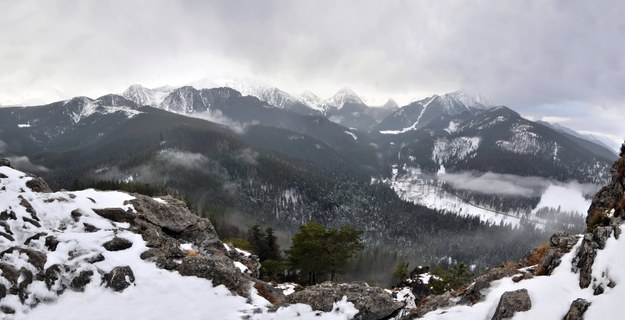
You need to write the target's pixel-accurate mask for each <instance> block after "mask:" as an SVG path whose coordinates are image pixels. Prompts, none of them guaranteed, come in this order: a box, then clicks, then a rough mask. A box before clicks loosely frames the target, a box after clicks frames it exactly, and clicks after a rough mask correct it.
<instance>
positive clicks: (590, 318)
mask: <svg viewBox="0 0 625 320" xmlns="http://www.w3.org/2000/svg"><path fill="white" fill-rule="evenodd" d="M581 242H582V240H581V239H580V240H579V242H578V243H577V245H576V246H575V247H574V248H573V249H572V250H571V251H570V252H569V253H567V254H565V255H564V256H563V257H562V258H561V260H562V262H561V263H560V265H559V266H558V267H557V268H556V269H555V270H554V271H553V273H552V274H551V275H549V276H538V277H534V278H533V279H528V280H523V281H520V282H518V283H514V282H513V281H512V277H506V278H503V279H501V280H497V281H495V282H493V283H492V284H491V285H492V286H491V288H489V289H486V290H483V291H482V293H483V294H485V295H486V297H485V299H484V301H482V302H478V303H476V304H475V305H473V306H456V307H453V308H449V309H441V310H436V311H433V312H430V313H428V314H426V315H425V316H424V317H423V319H431V320H434V319H436V320H452V319H453V320H455V319H466V320H477V319H480V320H481V319H490V318H491V317H492V316H493V313H494V312H495V309H496V307H497V304H498V302H499V299H500V297H501V295H502V294H503V293H504V292H507V291H515V290H519V289H527V290H528V293H529V297H530V299H531V303H532V307H531V309H530V310H529V311H525V312H517V313H516V314H515V315H514V316H513V317H512V319H513V320H525V319H528V320H529V319H562V318H564V316H565V314H566V313H567V312H568V310H569V307H570V306H571V302H572V301H574V300H576V299H578V298H582V299H585V300H587V301H588V302H590V303H591V304H590V307H589V308H588V310H587V311H586V312H585V313H584V317H583V319H585V320H594V319H598V320H600V319H620V314H621V312H622V308H623V307H622V298H623V297H624V296H625V286H623V281H624V280H625V255H624V254H623V252H625V237H619V238H618V239H616V238H615V237H614V236H611V237H610V238H609V239H608V241H607V243H606V246H605V249H603V250H598V251H597V256H596V258H595V261H594V264H593V266H592V278H593V279H596V282H595V284H599V283H602V284H603V285H604V288H605V291H604V293H603V294H599V295H594V292H593V291H594V290H593V288H592V286H590V287H588V288H585V289H581V288H580V286H579V273H578V272H575V271H573V270H574V269H575V268H574V265H575V263H576V262H575V260H574V258H575V256H576V253H577V251H578V250H579V249H580V246H581ZM610 280H611V281H613V282H614V283H616V286H615V287H613V288H610V287H609V286H608V285H607V284H608V283H609V281H610Z"/></svg>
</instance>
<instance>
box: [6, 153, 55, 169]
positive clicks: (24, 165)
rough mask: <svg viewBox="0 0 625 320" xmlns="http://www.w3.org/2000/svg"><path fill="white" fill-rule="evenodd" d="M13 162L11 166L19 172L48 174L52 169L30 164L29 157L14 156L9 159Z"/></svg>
mask: <svg viewBox="0 0 625 320" xmlns="http://www.w3.org/2000/svg"><path fill="white" fill-rule="evenodd" d="M8 159H9V160H11V165H12V166H13V167H14V168H15V169H18V170H23V171H27V172H48V171H50V169H48V168H46V167H44V166H42V165H37V164H34V163H32V162H30V159H29V158H28V157H27V156H12V157H8Z"/></svg>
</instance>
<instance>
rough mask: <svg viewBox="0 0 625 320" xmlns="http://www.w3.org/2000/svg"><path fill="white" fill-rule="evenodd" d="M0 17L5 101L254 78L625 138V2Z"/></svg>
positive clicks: (33, 12) (334, 4)
mask: <svg viewBox="0 0 625 320" xmlns="http://www.w3.org/2000/svg"><path fill="white" fill-rule="evenodd" d="M3 10H4V12H5V14H4V15H3V17H2V18H1V19H0V48H1V49H0V68H2V70H3V72H2V74H0V86H2V88H3V92H2V93H1V94H0V103H2V104H10V103H15V102H22V101H25V100H31V101H32V100H37V99H39V100H50V99H55V98H60V97H67V96H75V95H91V96H97V95H99V94H103V93H106V92H120V91H122V90H123V89H124V87H125V86H127V85H128V84H130V83H143V84H145V85H148V86H158V85H163V84H174V85H176V84H184V83H188V82H191V81H193V80H196V79H199V78H204V77H219V76H226V77H232V76H254V77H259V78H262V79H263V80H267V81H268V82H271V83H275V84H277V85H278V86H280V87H283V88H284V89H286V90H288V91H291V92H294V93H297V92H298V91H302V90H304V89H310V90H312V91H316V92H317V93H319V94H321V95H322V96H323V95H325V96H327V95H329V94H331V93H332V91H335V90H336V89H338V88H340V87H342V86H350V87H353V88H354V89H355V90H356V91H358V92H361V93H362V94H363V95H365V96H367V95H370V96H376V95H377V96H384V97H386V96H394V97H401V96H403V97H408V96H417V97H423V96H424V95H426V94H432V93H441V92H446V91H451V90H454V89H457V88H464V89H467V90H469V91H472V92H479V93H481V94H483V95H485V96H486V97H488V98H489V99H490V100H492V101H494V102H496V103H500V104H506V105H509V106H512V107H514V108H515V109H517V110H519V111H520V112H521V113H522V114H525V115H531V116H565V117H569V118H571V117H574V118H575V119H582V120H575V119H574V120H573V121H571V122H569V123H568V124H569V125H571V126H572V127H574V128H579V129H583V130H594V131H601V130H603V131H605V132H610V133H612V134H615V135H618V136H625V130H624V129H622V128H619V127H617V126H616V125H610V123H615V122H621V123H622V122H623V120H625V116H623V115H621V112H619V111H620V110H622V108H623V107H625V106H624V105H623V101H625V99H624V98H625V91H624V90H622V84H623V83H625V42H623V41H621V40H622V35H623V34H625V20H623V19H622V14H621V13H622V12H624V11H625V2H623V1H618V0H607V1H605V2H602V3H601V4H600V5H598V4H596V3H594V2H592V1H581V0H573V1H562V0H553V1H540V0H530V1H496V0H481V1H452V0H437V1H411V2H407V1H399V0H397V1H395V0H389V1H373V0H359V1H327V2H325V1H323V3H320V2H319V1H279V0H268V1H240V0H233V1H176V2H174V1H165V0H154V1H119V0H118V1H95V0H92V1H76V2H73V1H44V2H41V1H34V0H26V1H5V2H3ZM68 12H71V13H72V14H68ZM138 13H140V14H138ZM95 61H97V63H94V62H95ZM33 70H37V71H36V72H34V71H33ZM614 116H616V118H614ZM617 119H618V120H620V121H616V120H617ZM606 120H609V121H607V122H606Z"/></svg>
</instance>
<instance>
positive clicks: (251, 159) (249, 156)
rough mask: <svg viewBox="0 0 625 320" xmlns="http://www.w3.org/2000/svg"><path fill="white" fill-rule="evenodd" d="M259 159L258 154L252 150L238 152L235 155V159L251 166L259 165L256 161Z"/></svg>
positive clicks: (246, 149)
mask: <svg viewBox="0 0 625 320" xmlns="http://www.w3.org/2000/svg"><path fill="white" fill-rule="evenodd" d="M257 157H258V152H256V151H254V150H252V149H250V148H245V149H241V150H237V151H236V152H235V153H234V158H235V159H237V160H239V161H242V162H245V163H247V164H251V165H257V164H258V162H257V161H256V158H257Z"/></svg>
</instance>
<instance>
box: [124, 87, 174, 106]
mask: <svg viewBox="0 0 625 320" xmlns="http://www.w3.org/2000/svg"><path fill="white" fill-rule="evenodd" d="M174 89H175V88H173V87H160V88H154V89H149V88H146V87H144V86H142V85H140V84H133V85H131V86H130V87H128V89H126V91H124V92H123V93H122V96H123V97H125V98H127V99H128V100H132V101H134V102H136V103H137V104H139V105H141V106H144V105H148V106H152V107H155V106H158V105H159V104H161V102H163V100H165V97H167V95H169V94H170V93H171V92H172V91H173V90H174Z"/></svg>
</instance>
